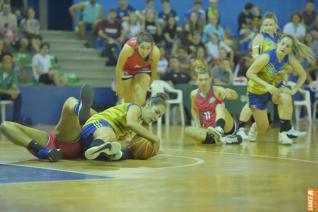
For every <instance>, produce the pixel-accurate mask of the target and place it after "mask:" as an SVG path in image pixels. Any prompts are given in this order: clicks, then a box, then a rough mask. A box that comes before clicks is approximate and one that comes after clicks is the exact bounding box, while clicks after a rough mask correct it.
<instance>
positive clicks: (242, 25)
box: [238, 3, 254, 31]
mask: <svg viewBox="0 0 318 212" xmlns="http://www.w3.org/2000/svg"><path fill="white" fill-rule="evenodd" d="M253 7H254V5H253V4H252V3H246V4H245V6H244V10H243V11H242V12H241V13H240V14H239V17H238V25H239V31H241V30H242V29H251V28H252V21H253V17H254V16H253V13H252V11H253Z"/></svg>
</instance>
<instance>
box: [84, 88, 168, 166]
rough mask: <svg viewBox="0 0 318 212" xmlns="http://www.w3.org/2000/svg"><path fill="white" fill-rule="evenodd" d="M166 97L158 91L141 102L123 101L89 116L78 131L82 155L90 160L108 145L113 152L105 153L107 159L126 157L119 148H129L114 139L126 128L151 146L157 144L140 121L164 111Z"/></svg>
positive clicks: (107, 148)
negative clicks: (80, 130) (147, 141)
mask: <svg viewBox="0 0 318 212" xmlns="http://www.w3.org/2000/svg"><path fill="white" fill-rule="evenodd" d="M167 99H168V96H167V95H166V94H164V93H158V94H157V95H156V96H154V97H152V98H151V99H149V100H148V102H147V103H146V104H145V105H144V106H140V105H138V104H134V103H123V104H120V105H117V106H114V107H111V108H108V109H107V110H105V111H103V112H101V113H97V114H95V115H93V116H92V117H90V118H89V119H88V120H87V122H86V123H85V125H84V126H83V128H82V133H81V134H82V140H83V149H84V151H85V157H86V159H89V160H93V159H95V158H97V157H99V156H103V155H104V153H105V149H106V150H107V151H108V150H109V149H110V150H111V151H112V153H113V154H114V155H113V156H111V157H109V156H108V158H109V159H111V160H119V159H127V158H129V156H127V155H125V154H123V152H124V153H127V152H128V153H127V154H129V151H123V152H122V151H120V150H121V145H120V144H119V143H118V142H117V141H118V140H120V138H121V137H124V136H125V135H126V134H127V133H129V132H130V131H132V132H134V133H136V134H137V135H139V136H141V137H144V138H146V139H148V140H149V141H150V142H152V143H153V145H154V146H155V145H159V143H160V140H159V138H158V137H157V136H156V135H154V134H153V133H152V132H151V131H149V130H147V129H146V128H145V127H143V126H142V123H143V122H144V123H146V124H149V123H151V122H155V121H156V120H157V119H158V118H159V117H161V116H162V115H163V114H164V113H165V111H166V107H167V102H166V100H167ZM110 142H111V143H110ZM110 144H111V145H110ZM106 153H107V152H106ZM108 155H109V154H108ZM106 156H107V155H106Z"/></svg>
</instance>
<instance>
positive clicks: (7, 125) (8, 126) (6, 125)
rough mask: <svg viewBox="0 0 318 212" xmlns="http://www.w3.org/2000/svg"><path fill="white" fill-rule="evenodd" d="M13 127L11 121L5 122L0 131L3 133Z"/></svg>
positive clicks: (0, 126)
mask: <svg viewBox="0 0 318 212" xmlns="http://www.w3.org/2000/svg"><path fill="white" fill-rule="evenodd" d="M11 125H12V122H10V121H4V122H2V124H1V125H0V130H1V131H2V132H4V131H6V130H7V129H8V128H10V126H11Z"/></svg>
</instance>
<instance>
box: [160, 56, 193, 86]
mask: <svg viewBox="0 0 318 212" xmlns="http://www.w3.org/2000/svg"><path fill="white" fill-rule="evenodd" d="M161 79H162V80H164V81H167V82H169V83H170V84H171V85H172V86H175V85H177V84H187V83H189V82H190V81H191V76H190V75H189V74H188V73H187V71H185V70H184V69H182V68H181V66H180V61H179V59H178V58H177V57H175V56H172V57H171V58H170V62H169V69H168V72H167V73H166V74H165V75H163V76H162V77H161Z"/></svg>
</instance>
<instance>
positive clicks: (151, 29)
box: [144, 10, 162, 43]
mask: <svg viewBox="0 0 318 212" xmlns="http://www.w3.org/2000/svg"><path fill="white" fill-rule="evenodd" d="M144 31H145V32H148V33H150V34H151V36H152V37H153V39H154V41H155V43H160V42H161V41H162V39H161V35H162V29H161V26H160V24H159V22H158V19H157V18H156V16H155V12H154V10H147V11H146V14H145V25H144Z"/></svg>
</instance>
